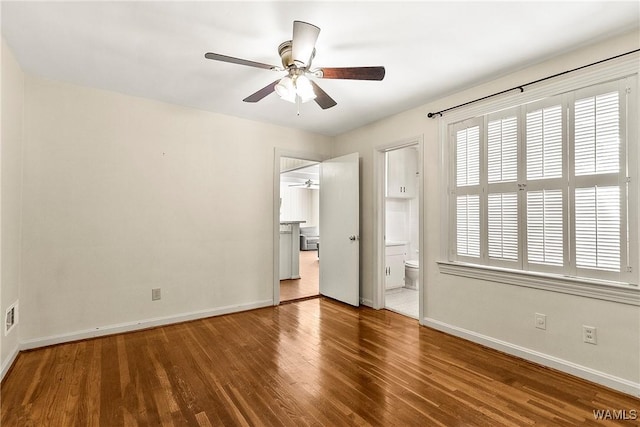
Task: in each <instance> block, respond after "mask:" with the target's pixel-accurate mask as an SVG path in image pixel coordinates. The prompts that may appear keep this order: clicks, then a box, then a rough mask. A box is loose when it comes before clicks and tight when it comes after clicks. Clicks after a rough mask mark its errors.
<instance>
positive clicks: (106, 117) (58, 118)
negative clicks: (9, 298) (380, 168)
mask: <svg viewBox="0 0 640 427" xmlns="http://www.w3.org/2000/svg"><path fill="white" fill-rule="evenodd" d="M25 128H26V135H25V156H24V161H25V164H24V170H25V172H24V177H25V178H24V195H23V198H24V203H23V206H24V207H23V230H24V232H23V264H22V265H23V277H22V297H21V310H22V313H23V322H22V329H21V337H22V341H23V342H25V343H27V345H28V346H31V345H39V344H40V345H41V344H43V343H46V342H48V341H47V339H51V338H52V337H53V338H55V337H59V338H60V339H64V336H66V335H68V334H76V336H77V334H78V333H83V332H87V331H90V330H92V329H104V328H111V329H112V330H117V328H116V329H113V328H114V327H117V326H118V325H123V324H125V325H126V324H135V323H136V322H139V321H145V320H149V319H157V318H171V317H175V316H181V315H185V314H189V313H209V314H211V313H216V312H217V311H216V310H220V309H223V310H236V309H242V308H250V307H252V306H256V305H265V304H267V305H268V304H271V302H272V295H273V282H272V277H273V255H272V252H273V250H272V248H273V243H272V240H273V230H272V228H273V218H272V212H273V167H274V147H280V148H284V149H290V150H291V149H296V150H301V151H308V152H316V153H320V154H325V155H328V153H329V150H330V139H329V138H327V137H324V136H319V135H314V134H309V133H305V132H300V131H296V130H292V129H286V128H282V127H277V126H272V125H267V124H262V123H257V122H252V121H248V120H242V119H238V118H234V117H229V116H222V115H218V114H213V113H209V112H203V111H197V110H192V109H187V108H182V107H177V106H172V105H167V104H162V103H158V102H154V101H149V100H144V99H139V98H134V97H129V96H124V95H120V94H116V93H111V92H106V91H101V90H95V89H88V88H84V87H78V86H72V85H68V84H64V83H59V82H52V81H47V80H43V79H40V78H36V77H31V76H27V77H26V83H25ZM152 288H161V289H162V299H161V300H160V301H155V302H152V301H151V289H152ZM53 341H56V340H55V339H54V340H53Z"/></svg>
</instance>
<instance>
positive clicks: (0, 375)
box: [0, 345, 20, 381]
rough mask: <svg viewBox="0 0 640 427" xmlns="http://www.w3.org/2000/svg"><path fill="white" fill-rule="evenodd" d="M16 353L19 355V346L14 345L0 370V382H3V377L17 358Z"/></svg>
mask: <svg viewBox="0 0 640 427" xmlns="http://www.w3.org/2000/svg"><path fill="white" fill-rule="evenodd" d="M18 353H20V346H19V345H16V347H15V348H14V349H13V350H11V353H10V354H9V357H7V359H6V360H5V361H4V363H3V364H2V367H1V368H0V381H2V380H4V376H5V375H7V372H9V369H11V367H12V366H13V363H14V362H15V361H16V358H17V357H18Z"/></svg>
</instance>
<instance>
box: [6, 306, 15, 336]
mask: <svg viewBox="0 0 640 427" xmlns="http://www.w3.org/2000/svg"><path fill="white" fill-rule="evenodd" d="M17 323H18V301H16V302H15V303H13V304H12V305H11V306H10V307H9V308H8V309H7V313H6V315H5V317H4V334H5V335H8V334H9V332H11V329H13V327H14V326H15V325H16V324H17Z"/></svg>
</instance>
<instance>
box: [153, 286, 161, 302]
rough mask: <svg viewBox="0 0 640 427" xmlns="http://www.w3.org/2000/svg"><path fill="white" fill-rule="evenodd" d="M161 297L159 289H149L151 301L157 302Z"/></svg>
mask: <svg viewBox="0 0 640 427" xmlns="http://www.w3.org/2000/svg"><path fill="white" fill-rule="evenodd" d="M161 297H162V295H161V294H160V288H155V289H151V301H158V300H159V299H160V298H161Z"/></svg>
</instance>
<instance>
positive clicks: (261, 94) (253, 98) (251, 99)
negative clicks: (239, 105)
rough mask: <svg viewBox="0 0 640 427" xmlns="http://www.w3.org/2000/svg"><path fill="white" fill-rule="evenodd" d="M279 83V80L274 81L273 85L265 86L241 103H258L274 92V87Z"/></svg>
mask: <svg viewBox="0 0 640 427" xmlns="http://www.w3.org/2000/svg"><path fill="white" fill-rule="evenodd" d="M279 81H280V79H278V80H276V81H275V82H273V83H269V84H268V85H266V86H265V87H263V88H262V89H260V90H259V91H257V92H255V93H253V94H251V95H249V96H247V97H246V98H245V99H243V101H244V102H258V101H260V100H261V99H262V98H264V97H265V96H267V95H270V94H271V93H273V92H274V91H275V90H276V85H277V84H278V82H279Z"/></svg>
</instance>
